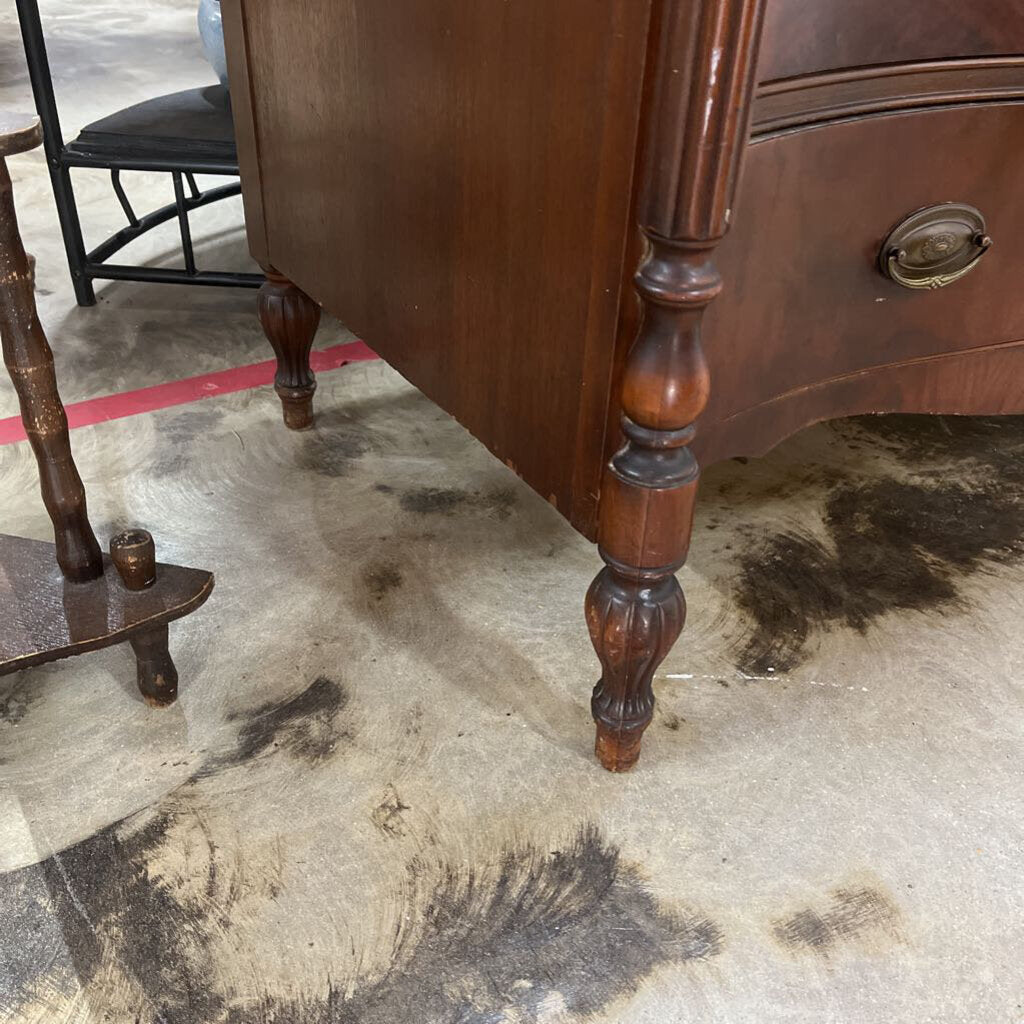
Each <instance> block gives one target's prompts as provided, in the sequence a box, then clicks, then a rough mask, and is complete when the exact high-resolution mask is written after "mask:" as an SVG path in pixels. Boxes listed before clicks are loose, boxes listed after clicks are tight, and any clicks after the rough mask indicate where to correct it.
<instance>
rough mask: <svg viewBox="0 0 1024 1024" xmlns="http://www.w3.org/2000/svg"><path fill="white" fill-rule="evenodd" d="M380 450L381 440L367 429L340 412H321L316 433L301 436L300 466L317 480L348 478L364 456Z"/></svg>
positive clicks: (305, 433) (308, 431)
mask: <svg viewBox="0 0 1024 1024" xmlns="http://www.w3.org/2000/svg"><path fill="white" fill-rule="evenodd" d="M377 447H379V438H377V436H376V435H375V434H374V432H373V431H372V430H371V429H370V428H369V427H367V426H366V425H364V424H362V423H360V422H359V421H358V420H354V419H352V418H351V417H350V416H349V415H348V414H347V413H345V412H341V411H339V410H330V409H329V410H326V411H324V412H318V413H317V416H316V419H315V421H314V425H313V429H312V430H307V431H304V432H303V433H302V435H301V441H300V446H299V450H298V453H297V456H296V462H297V464H298V466H299V467H300V468H302V469H304V470H307V471H309V472H311V473H315V474H316V475H317V476H321V477H327V478H329V479H337V478H339V477H345V476H348V475H349V473H351V472H352V470H353V468H354V467H355V465H356V463H357V462H359V460H360V459H362V458H363V456H365V455H367V454H369V453H370V452H371V451H373V450H374V449H375V448H377Z"/></svg>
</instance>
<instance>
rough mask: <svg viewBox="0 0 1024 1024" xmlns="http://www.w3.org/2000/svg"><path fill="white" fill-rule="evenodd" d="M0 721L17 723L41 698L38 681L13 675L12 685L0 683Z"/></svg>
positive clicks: (9, 723)
mask: <svg viewBox="0 0 1024 1024" xmlns="http://www.w3.org/2000/svg"><path fill="white" fill-rule="evenodd" d="M0 687H3V688H0V723H3V724H5V725H19V724H20V723H21V722H22V720H23V719H24V718H25V716H26V715H27V714H28V712H29V709H30V708H31V707H32V706H33V705H34V704H37V703H38V702H39V701H40V700H42V692H41V690H40V682H39V680H38V679H36V680H35V681H34V684H33V682H32V681H31V680H25V679H19V678H17V677H15V679H14V685H13V686H12V687H10V688H7V687H6V686H4V685H3V684H2V683H0Z"/></svg>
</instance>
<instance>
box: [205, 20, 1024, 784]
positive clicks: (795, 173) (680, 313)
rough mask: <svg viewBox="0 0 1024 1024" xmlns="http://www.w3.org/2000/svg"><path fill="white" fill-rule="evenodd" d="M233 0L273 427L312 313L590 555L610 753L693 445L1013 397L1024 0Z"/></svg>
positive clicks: (723, 452) (307, 399) (1017, 397)
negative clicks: (478, 449) (336, 320)
mask: <svg viewBox="0 0 1024 1024" xmlns="http://www.w3.org/2000/svg"><path fill="white" fill-rule="evenodd" d="M222 6H223V11H224V19H225V25H226V31H227V37H228V51H229V66H230V72H231V82H232V95H233V104H234V116H235V122H236V132H237V137H238V151H239V161H240V164H241V169H242V179H243V194H244V197H245V209H246V218H247V223H248V232H249V241H250V247H251V249H252V252H253V255H254V256H255V257H256V258H257V259H258V260H259V261H260V262H261V263H262V264H263V265H264V267H266V268H267V269H268V283H267V284H266V285H265V286H264V288H263V290H262V293H261V298H260V314H261V318H262V320H263V324H264V327H265V329H266V331H267V334H268V337H269V339H270V341H271V343H272V344H273V345H274V348H275V351H276V352H277V354H278V360H279V372H278V377H277V388H278V392H279V394H280V395H281V397H282V400H283V402H284V406H285V419H286V422H287V423H288V424H289V425H290V426H292V427H295V428H301V427H304V426H308V425H309V422H310V417H311V401H312V394H313V389H314V387H315V383H314V381H313V377H312V374H311V373H310V372H309V367H308V358H307V356H308V351H309V347H310V345H311V343H312V339H313V334H314V332H315V330H316V325H317V321H318V319H319V310H320V306H323V307H324V308H326V309H328V310H330V311H331V312H332V313H334V314H336V315H337V316H338V317H340V318H341V319H342V321H343V322H344V323H345V324H347V325H348V326H349V327H350V328H351V329H352V330H353V331H355V332H357V333H358V334H359V335H360V336H361V337H363V338H365V339H366V341H367V342H368V343H369V344H370V345H371V346H372V347H373V348H374V349H375V350H376V351H377V352H379V353H380V355H381V356H382V357H383V358H384V359H386V360H387V361H388V362H389V363H391V364H392V365H393V366H394V367H396V369H398V371H399V372H400V373H402V374H403V375H404V376H405V377H406V378H408V379H409V380H410V381H411V382H412V383H414V384H415V385H416V386H417V387H419V388H420V389H421V390H422V391H423V392H424V393H425V394H426V395H427V396H429V397H430V398H431V399H433V400H434V401H435V402H437V403H438V405H440V406H441V407H442V408H444V409H445V410H447V411H448V412H450V413H451V414H453V415H454V416H455V417H456V418H457V419H458V420H459V421H460V422H461V423H463V424H464V425H465V426H466V427H467V428H468V429H469V430H470V431H471V432H472V433H473V434H474V435H475V436H476V437H477V438H479V439H480V441H482V442H483V443H484V444H486V445H487V446H488V448H490V449H491V451H492V452H494V454H495V455H497V456H498V457H499V458H500V459H502V460H503V461H504V462H506V463H507V464H508V465H509V466H510V467H511V468H512V469H514V470H515V472H516V473H518V474H519V475H520V476H521V477H522V478H523V479H524V480H526V482H527V483H529V484H530V485H531V486H532V487H534V488H535V489H536V490H537V491H538V492H539V493H540V494H542V495H543V496H544V497H545V498H547V499H549V500H550V501H551V503H552V504H553V505H554V506H555V507H556V508H557V509H558V510H559V511H560V512H561V513H562V514H563V515H564V516H565V517H566V518H567V519H568V520H569V521H570V522H571V523H572V524H573V526H575V527H576V529H577V530H579V531H580V532H581V533H583V534H584V535H585V536H587V537H588V538H590V539H592V540H596V541H597V542H598V544H599V550H600V553H601V557H602V559H603V560H604V563H605V568H604V569H603V570H602V571H601V572H600V574H599V575H598V576H597V579H596V580H595V581H594V584H593V585H592V587H591V589H590V592H589V593H588V595H587V599H586V614H587V621H588V624H589V627H590V632H591V636H592V638H593V641H594V646H595V648H596V650H597V653H598V656H599V658H600V661H601V666H602V669H603V672H602V676H601V680H600V682H599V683H598V685H597V687H596V689H595V692H594V698H593V710H594V717H595V719H596V721H597V732H598V739H597V753H598V756H599V757H600V759H601V762H602V763H603V764H604V765H605V767H607V768H610V769H612V770H625V769H628V768H629V767H631V766H632V765H633V764H634V763H635V761H636V759H637V757H638V755H639V751H640V740H641V735H642V733H643V730H644V729H645V727H646V726H647V724H648V723H649V722H650V720H651V716H652V711H653V703H654V700H653V696H652V692H651V679H652V676H653V674H654V672H655V669H656V668H657V666H658V664H659V663H660V662H661V660H662V658H663V657H664V656H665V654H666V653H667V651H668V649H669V648H670V647H671V646H672V644H673V643H674V642H675V640H676V638H677V636H678V634H679V632H680V630H681V629H682V625H683V619H684V614H685V604H684V600H683V595H682V592H681V590H680V587H679V585H678V583H677V581H676V578H675V575H674V573H675V571H676V570H677V569H678V568H679V567H680V566H681V565H682V564H683V562H684V560H685V558H686V553H687V547H688V543H689V535H690V529H691V520H692V515H693V506H694V501H695V497H696V490H697V478H698V463H701V464H707V463H709V462H713V461H715V460H718V459H723V458H727V457H730V456H735V455H756V454H760V453H763V452H766V451H767V450H768V449H770V448H771V447H772V446H773V445H774V444H776V443H777V442H778V441H780V440H781V439H782V438H784V437H786V436H787V435H788V434H791V433H792V432H794V431H796V430H798V429H799V428H801V427H803V426H805V425H807V424H810V423H813V422H815V421H818V420H822V419H825V418H828V417H833V416H844V415H849V414H852V413H864V412H883V411H899V410H902V411H911V412H936V413H938V412H942V413H989V414H991V413H1008V412H1021V411H1024V286H1022V272H1024V199H1022V192H1024V188H1022V186H1021V184H1020V180H1021V166H1022V164H1024V102H1022V101H1024V56H1021V55H1022V54H1024V3H1021V2H1020V0H927V2H925V0H858V2H857V3H849V2H847V0H813V2H808V0H304V3H303V4H301V5H299V4H296V3H295V2H294V0H223V2H222ZM741 167H742V180H740V171H741ZM582 672H583V670H582V668H581V676H582ZM581 681H582V680H581Z"/></svg>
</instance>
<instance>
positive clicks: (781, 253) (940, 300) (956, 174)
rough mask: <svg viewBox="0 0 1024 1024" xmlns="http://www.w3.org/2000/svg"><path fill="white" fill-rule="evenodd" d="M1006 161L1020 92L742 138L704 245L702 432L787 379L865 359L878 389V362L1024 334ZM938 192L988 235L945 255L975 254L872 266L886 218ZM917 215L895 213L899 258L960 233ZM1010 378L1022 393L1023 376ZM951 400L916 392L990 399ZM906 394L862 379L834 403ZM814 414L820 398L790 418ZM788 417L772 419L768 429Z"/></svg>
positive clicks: (1021, 215) (1023, 204) (964, 233)
mask: <svg viewBox="0 0 1024 1024" xmlns="http://www.w3.org/2000/svg"><path fill="white" fill-rule="evenodd" d="M1022 165H1024V104H1021V103H1001V104H992V105H976V106H962V107H951V108H936V109H934V110H927V111H916V112H913V113H903V114H898V115H884V116H876V117H868V118H863V119H860V120H852V121H844V122H839V123H834V124H829V125H824V126H820V127H817V128H812V129H805V130H802V131H797V132H792V133H788V134H779V135H775V136H770V137H767V138H765V139H764V140H762V141H758V142H755V143H754V144H752V146H751V148H750V151H749V152H748V154H747V163H746V167H745V170H744V178H743V182H742V185H741V189H740V196H739V199H738V204H737V211H736V216H735V218H734V226H733V228H732V230H731V232H730V234H729V235H728V236H727V237H726V239H725V240H724V241H723V243H722V244H721V245H720V247H719V250H718V265H719V267H720V269H721V272H722V276H723V278H724V282H725V290H724V292H723V294H722V296H721V298H720V299H719V300H718V301H716V302H714V303H712V305H711V307H710V308H709V310H708V313H707V316H706V320H705V325H706V330H705V339H706V350H707V353H708V358H709V360H710V363H711V370H712V381H713V384H712V395H711V401H710V403H709V405H708V408H707V411H706V413H705V416H704V417H703V418H702V431H705V430H706V429H710V430H712V431H713V430H714V429H716V428H715V427H714V425H715V424H719V423H723V422H725V421H728V420H730V419H732V418H735V417H737V416H742V415H744V414H745V413H746V412H748V411H749V410H751V409H754V408H756V407H758V406H762V405H764V404H765V403H772V402H778V400H779V396H786V395H789V396H799V392H800V391H801V389H807V388H819V389H820V388H822V387H823V386H824V387H825V388H826V389H827V387H828V386H830V385H828V384H827V383H826V382H830V381H831V382H840V381H842V380H843V379H844V378H849V377H850V376H851V375H857V374H864V373H865V371H867V372H868V375H869V376H870V373H871V371H876V372H875V377H876V379H877V381H879V382H880V384H879V386H880V387H884V385H885V380H886V372H885V371H884V370H883V369H882V368H884V367H887V366H895V365H897V364H906V363H911V362H917V363H923V362H927V361H929V360H933V359H936V358H937V357H938V358H941V357H948V356H950V355H951V354H955V353H960V352H966V351H968V350H972V349H980V348H983V347H986V346H994V345H1000V344H1004V343H1008V342H1013V341H1018V340H1022V339H1024V201H1022V198H1021V194H1022V189H1021V184H1020V180H1021V172H1020V168H1021V166H1022ZM950 202H955V203H960V204H965V205H967V206H970V207H975V208H977V210H978V211H980V213H981V215H982V216H983V218H984V227H985V231H986V232H987V234H989V235H991V238H992V240H993V244H992V246H991V249H990V250H988V251H987V252H984V253H983V255H982V249H981V248H976V249H970V250H964V252H963V256H964V259H962V260H960V261H959V262H958V263H956V267H962V266H966V264H967V263H969V262H970V261H971V259H972V258H974V257H980V258H978V259H977V265H976V266H975V267H974V268H973V269H971V270H970V271H969V272H967V273H966V274H964V275H963V276H962V277H961V278H960V279H959V280H955V281H953V283H951V284H949V285H948V287H942V288H939V289H937V290H929V289H927V288H924V289H918V288H909V287H903V286H901V285H900V284H898V283H896V282H895V281H893V280H890V279H887V278H886V277H885V276H884V275H883V272H882V269H883V267H884V265H885V260H884V259H883V260H882V261H881V262H880V260H879V252H880V249H881V248H882V246H883V243H884V242H885V240H886V239H887V237H888V236H889V235H890V232H892V231H893V229H894V228H896V227H897V225H900V224H901V222H906V221H907V219H908V218H909V215H911V214H913V213H914V212H915V211H918V210H920V209H922V208H924V207H929V206H932V205H934V204H942V203H950ZM940 213H941V211H940ZM925 219H926V221H927V219H928V218H925ZM946 219H947V220H949V218H946ZM932 220H933V221H935V223H936V227H935V229H934V230H931V229H930V228H928V227H927V224H926V227H925V234H922V233H921V229H920V228H915V227H914V223H915V222H914V221H913V220H910V221H909V222H908V223H909V224H910V228H911V229H912V230H910V231H909V233H907V234H905V237H906V238H907V239H908V240H909V241H908V243H907V244H908V248H909V249H910V250H911V251H910V253H909V255H907V254H904V255H905V257H906V260H908V261H909V262H910V263H913V262H914V261H915V260H917V261H919V262H920V260H921V259H922V258H923V259H926V260H927V259H932V258H933V257H934V258H935V259H936V261H938V260H939V258H940V257H941V256H942V255H943V253H944V252H946V251H947V250H948V251H951V250H949V249H948V247H949V246H957V245H961V244H963V245H968V244H973V243H972V242H971V237H970V236H972V233H973V232H975V231H977V230H978V229H977V228H976V227H964V228H963V229H962V230H961V229H960V228H958V227H957V226H956V225H955V224H953V225H952V226H950V225H949V224H946V225H945V226H943V224H942V221H943V218H942V217H941V216H939V217H937V218H934V217H933V218H932ZM953 220H956V218H953ZM969 220H970V218H968V221H969ZM928 231H931V235H934V238H932V237H931V235H929V234H928ZM958 232H959V234H958ZM894 237H896V238H899V237H901V236H900V234H899V233H897V235H896V236H894ZM944 247H945V248H944ZM922 254H923V255H922ZM948 266H952V265H951V264H950V265H947V267H948ZM865 379H866V378H865ZM963 385H964V387H965V388H967V387H969V386H970V382H969V381H964V382H963ZM1017 387H1018V390H1020V391H1021V392H1022V394H1024V381H1021V382H1020V383H1019V384H1018V385H1017ZM890 390H891V389H890ZM955 398H956V396H950V402H952V405H951V404H950V402H947V401H946V400H945V399H943V401H942V402H939V403H938V404H936V401H935V400H934V398H930V399H929V401H928V403H926V404H929V408H921V409H920V410H919V411H932V410H933V408H934V409H935V410H936V411H938V405H942V404H945V405H946V406H947V407H946V409H945V411H949V412H954V411H978V412H982V411H996V410H995V409H987V408H982V407H979V408H973V407H970V403H969V402H967V404H966V405H964V406H963V408H959V407H958V408H954V407H953V405H956V401H953V399H955ZM915 401H916V400H915V399H914V398H913V397H912V396H901V395H900V394H897V393H886V394H884V395H882V394H881V393H879V394H878V395H877V396H876V397H873V396H872V392H871V390H870V388H868V389H867V390H866V391H864V392H863V393H862V394H860V396H859V397H857V399H856V401H855V402H854V405H853V407H848V408H841V409H837V410H835V414H836V415H842V414H844V413H846V412H851V411H868V410H870V409H877V410H879V411H882V410H885V409H892V408H899V407H900V406H901V404H906V405H914V404H915ZM957 401H958V399H957ZM978 401H979V402H980V404H981V405H982V406H984V405H985V404H986V402H987V399H985V400H982V399H981V398H979V399H978ZM858 403H859V405H858ZM797 404H799V401H797ZM961 404H963V403H961ZM989 404H990V403H989ZM861 407H863V408H861ZM908 411H913V410H909V409H908ZM828 414H830V411H829V410H828V409H827V408H826V409H825V413H824V415H828ZM818 418H822V413H821V412H820V410H819V412H815V413H814V414H813V415H812V414H811V413H808V414H807V416H806V419H807V421H808V422H809V421H811V420H813V419H818ZM800 425H801V424H800V423H798V422H795V420H794V421H793V422H791V423H789V426H788V427H786V428H785V429H782V427H780V428H779V431H780V432H779V437H781V436H783V435H784V434H785V433H787V432H789V430H790V429H795V428H796V427H798V426H800ZM769 440H770V439H769ZM774 440H778V437H776V438H774ZM706 444H711V442H710V441H708V442H706ZM712 447H713V445H712ZM759 447H760V448H763V447H765V445H763V444H755V445H754V446H753V447H752V448H748V450H757V449H758V448H759ZM719 454H736V452H734V451H722V452H718V453H716V457H717V455H719Z"/></svg>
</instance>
